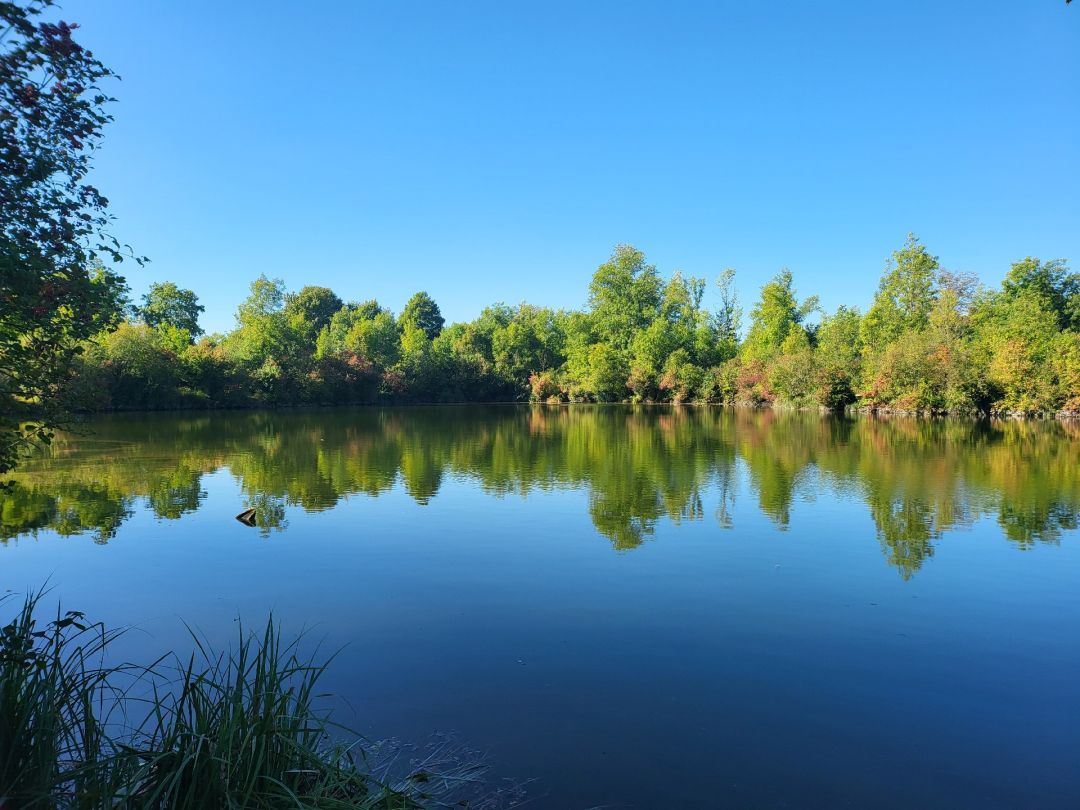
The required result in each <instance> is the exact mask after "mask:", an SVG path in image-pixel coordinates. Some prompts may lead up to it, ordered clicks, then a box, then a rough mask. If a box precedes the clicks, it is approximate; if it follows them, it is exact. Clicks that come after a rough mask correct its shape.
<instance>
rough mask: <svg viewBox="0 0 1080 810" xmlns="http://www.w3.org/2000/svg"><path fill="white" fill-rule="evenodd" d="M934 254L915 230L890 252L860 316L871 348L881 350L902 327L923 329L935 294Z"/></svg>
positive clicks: (936, 275) (935, 296) (866, 339)
mask: <svg viewBox="0 0 1080 810" xmlns="http://www.w3.org/2000/svg"><path fill="white" fill-rule="evenodd" d="M939 270H940V266H939V264H938V259H937V256H933V255H931V254H930V253H929V252H928V251H927V250H926V247H925V246H924V245H922V244H921V243H920V242H919V240H918V238H917V237H916V236H915V235H914V234H908V238H907V241H906V242H905V243H904V246H903V247H902V248H901V249H900V250H897V251H894V252H893V254H892V259H891V260H890V262H889V265H888V267H887V268H886V271H885V274H884V275H883V276H882V277H881V281H880V283H879V284H878V291H877V294H876V295H875V296H874V301H873V303H872V304H871V305H870V309H869V310H867V312H866V316H865V317H864V318H863V322H862V328H861V337H862V342H863V344H864V345H865V346H866V347H867V348H868V349H870V350H871V351H881V350H883V349H884V348H885V347H886V346H887V345H888V344H889V343H890V342H892V341H894V340H896V339H897V338H898V337H900V335H901V334H902V333H903V332H905V331H918V330H920V329H925V328H926V325H927V323H928V322H929V319H930V310H932V309H933V308H934V302H935V301H936V300H937V296H938V284H937V280H938V271H939Z"/></svg>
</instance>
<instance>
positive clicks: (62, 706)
mask: <svg viewBox="0 0 1080 810" xmlns="http://www.w3.org/2000/svg"><path fill="white" fill-rule="evenodd" d="M40 597H41V595H40V594H31V595H30V596H29V597H27V599H26V600H25V602H24V603H23V605H22V607H21V608H20V609H19V610H18V611H16V613H15V615H14V616H13V617H12V619H11V621H10V622H9V623H7V624H6V625H5V626H4V627H3V628H2V630H0V805H2V806H4V807H8V806H11V807H20V808H29V807H42V808H55V807H80V808H81V807H85V808H98V807H129V808H177V809H179V808H193V809H194V808H207V807H215V808H229V807H236V808H239V807H246V808H264V810H277V809H278V808H281V810H285V808H306V809H308V810H314V809H316V808H318V809H320V810H321V809H323V808H325V809H326V810H363V808H368V809H369V810H376V808H379V809H381V810H392V809H394V808H400V809H401V810H405V808H421V807H427V806H440V807H442V806H449V804H451V803H452V802H453V801H454V799H459V800H461V801H462V802H463V804H464V800H463V799H461V787H462V786H463V785H465V786H470V785H473V784H475V782H476V777H477V776H478V775H479V773H480V772H481V771H482V770H483V765H482V763H480V762H478V761H475V760H473V761H469V760H467V759H466V758H464V757H461V756H456V755H454V752H450V751H446V749H440V750H439V753H440V754H441V753H443V752H445V753H449V754H450V755H451V756H432V755H429V756H428V757H427V758H426V759H425V760H424V763H423V765H422V766H420V767H415V768H411V769H410V770H409V771H406V772H405V773H400V774H392V773H391V772H390V771H388V770H386V769H385V768H384V767H382V766H380V765H379V764H378V763H377V762H375V761H374V760H373V759H372V758H369V757H368V754H369V752H370V750H371V747H370V746H367V745H360V744H359V743H358V742H357V741H356V740H357V738H356V737H355V735H353V734H349V733H348V732H347V730H346V729H342V728H341V727H339V726H336V725H335V724H334V723H333V722H332V721H331V719H330V716H329V713H328V711H327V710H326V709H321V708H319V705H318V698H319V695H318V693H317V692H316V687H317V686H318V682H319V679H320V677H321V675H322V674H323V671H324V668H325V667H324V665H322V664H317V663H315V662H313V661H312V660H311V659H309V658H306V657H304V656H302V655H301V653H300V651H299V644H298V641H294V642H292V643H283V642H282V640H281V636H280V632H279V630H278V628H277V627H276V625H275V624H274V621H273V619H271V620H270V621H268V623H267V625H266V628H265V630H264V632H263V633H262V634H261V635H252V634H246V633H245V632H244V631H243V630H241V631H240V637H239V640H238V642H237V643H236V645H235V646H234V647H232V648H231V649H229V650H228V651H226V652H224V653H218V652H214V651H213V650H212V649H211V648H210V647H209V646H208V645H207V644H206V643H205V642H204V641H203V640H201V639H200V638H199V637H198V636H197V635H196V634H194V633H193V634H192V640H193V642H194V645H195V648H196V652H195V653H194V654H192V655H191V656H190V657H188V658H183V659H182V658H179V657H177V658H172V659H170V658H165V659H162V660H160V661H158V662H155V663H153V664H151V665H150V666H136V665H132V664H125V665H120V666H115V665H106V664H105V663H104V659H105V655H106V653H107V647H108V646H109V645H110V642H111V641H113V639H115V638H116V635H117V634H116V633H115V632H109V631H106V630H105V629H104V628H103V627H102V626H100V625H95V624H90V623H87V622H85V620H84V618H83V616H82V614H81V613H65V614H59V613H58V615H57V616H56V618H55V619H53V620H51V621H48V622H42V621H40V620H39V618H38V614H39V613H40V611H39V603H40ZM4 601H5V600H0V604H2V603H3V602H4ZM346 734H347V736H350V737H352V738H353V742H351V743H350V744H347V745H346V744H343V743H340V742H338V740H340V739H341V738H342V736H343V735H346ZM455 756H456V758H454V757H455ZM373 769H375V770H374V771H373ZM391 779H392V780H393V784H392V785H391V784H390V780H391ZM470 792H471V794H472V795H474V796H475V795H478V794H476V793H475V791H474V790H472V791H470Z"/></svg>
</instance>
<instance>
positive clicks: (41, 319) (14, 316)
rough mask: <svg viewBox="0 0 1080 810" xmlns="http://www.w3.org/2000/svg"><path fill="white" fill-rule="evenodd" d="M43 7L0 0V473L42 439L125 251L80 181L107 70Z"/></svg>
mask: <svg viewBox="0 0 1080 810" xmlns="http://www.w3.org/2000/svg"><path fill="white" fill-rule="evenodd" d="M53 5H54V4H53V0H37V1H36V2H29V3H22V4H20V3H14V2H0V29H3V31H4V34H3V37H2V38H0V472H3V471H4V470H5V469H8V468H10V467H11V466H12V465H13V464H14V462H15V460H16V458H17V456H18V455H19V453H20V451H21V450H22V449H23V448H24V447H25V446H26V445H27V444H29V443H30V442H32V441H33V440H35V439H44V440H47V439H48V437H49V435H50V429H51V427H53V426H55V424H56V423H57V421H58V420H59V418H60V415H61V413H62V410H61V409H60V408H59V407H58V405H59V399H58V392H59V390H60V389H61V387H62V386H63V385H64V384H65V383H66V382H67V380H68V377H69V374H70V371H71V367H72V363H73V361H74V360H75V358H76V357H77V355H78V353H79V352H80V351H81V350H82V341H83V340H85V339H87V338H89V337H91V336H92V335H94V334H96V333H97V332H99V331H101V330H102V329H103V328H106V327H108V326H110V325H112V324H113V323H114V322H115V321H116V320H117V319H118V316H119V314H120V307H121V303H122V299H123V295H124V285H123V280H122V279H121V278H119V277H118V276H117V275H115V274H114V273H111V272H109V271H106V270H105V269H104V268H103V267H102V265H101V262H102V261H103V260H109V261H119V260H121V259H122V258H123V255H124V254H125V253H130V251H127V250H125V249H123V248H122V246H121V245H120V244H119V243H118V242H116V240H115V239H112V238H111V237H108V236H107V235H106V234H105V233H104V229H105V227H106V226H107V224H108V216H107V214H106V205H107V201H106V199H105V198H104V197H103V196H102V195H101V194H99V193H98V191H97V189H96V188H94V186H92V185H90V184H89V183H87V182H86V175H87V172H88V171H89V169H90V156H91V154H92V152H93V150H94V148H95V147H96V146H97V144H98V142H99V140H100V137H101V131H102V128H103V127H104V125H105V124H106V123H107V122H108V121H109V120H110V119H109V115H108V114H107V113H106V111H105V109H106V105H107V104H108V102H109V101H110V100H111V99H109V98H108V96H106V95H105V94H104V91H103V90H102V89H101V87H100V85H101V83H102V82H103V81H105V80H107V79H110V78H112V77H113V74H112V72H111V71H110V70H109V69H108V68H106V67H105V66H104V65H103V64H102V63H101V62H99V61H98V60H97V59H96V58H95V57H94V56H93V54H92V53H91V52H90V51H88V50H86V49H85V48H84V47H82V46H81V45H80V44H78V43H77V42H76V41H75V40H74V39H73V32H74V29H75V28H77V26H75V25H71V24H68V23H65V22H58V23H52V22H39V21H38V19H37V18H38V16H39V15H40V14H41V13H42V12H43V11H45V10H47V9H50V8H51V7H52V6H53Z"/></svg>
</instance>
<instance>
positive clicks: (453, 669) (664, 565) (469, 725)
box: [0, 406, 1080, 808]
mask: <svg viewBox="0 0 1080 810" xmlns="http://www.w3.org/2000/svg"><path fill="white" fill-rule="evenodd" d="M2 498H3V501H2V510H0V540H2V543H3V545H2V547H0V571H2V572H3V578H2V580H0V586H2V587H3V588H11V589H17V590H21V589H24V588H25V587H27V586H34V585H38V584H40V583H42V582H43V581H44V580H45V579H46V578H51V581H52V583H53V584H54V585H55V586H56V590H57V592H58V593H59V594H60V595H61V596H62V597H63V599H64V602H65V605H66V606H67V607H70V608H78V609H80V610H85V611H87V612H88V613H89V614H90V615H92V616H94V617H95V618H100V619H103V620H105V621H106V622H108V623H110V624H113V625H120V624H125V625H134V626H135V627H136V630H135V631H134V632H132V633H129V634H128V635H127V636H126V637H125V638H124V641H123V644H124V645H125V649H124V652H125V653H126V654H127V655H128V656H129V657H139V658H144V657H145V658H149V657H152V656H153V655H156V654H157V653H159V652H161V651H162V650H164V649H168V648H170V647H173V646H177V647H185V646H187V642H186V640H185V638H184V633H185V632H186V631H185V630H184V629H183V626H182V624H181V622H180V618H181V617H182V618H183V619H185V620H187V621H189V622H191V623H193V624H195V625H197V626H198V627H199V628H201V629H202V630H203V631H204V632H205V633H206V634H207V635H208V636H209V637H210V638H211V639H212V640H216V641H225V640H227V639H228V638H230V637H231V635H232V634H233V633H235V631H236V619H237V617H242V618H243V619H244V621H247V622H249V623H258V622H259V621H261V620H262V619H263V618H264V617H265V615H266V613H267V611H268V610H273V611H274V612H275V614H276V615H277V616H278V617H280V618H281V619H282V621H283V622H284V623H285V625H286V627H287V628H289V629H290V630H299V629H301V628H304V627H307V628H311V629H312V632H313V634H314V635H317V636H318V637H320V638H322V639H324V643H325V645H326V647H327V648H328V649H337V648H339V647H342V646H343V645H344V649H343V651H342V653H341V654H340V655H339V657H338V658H337V660H336V661H335V663H334V666H333V668H332V670H331V674H330V676H329V682H328V685H329V686H330V687H331V688H332V689H333V690H334V691H335V692H337V693H339V694H340V695H341V696H342V698H343V699H344V700H347V701H348V705H347V706H344V707H343V709H342V710H343V712H345V713H346V714H348V716H347V717H345V718H344V719H346V720H347V721H348V722H350V723H352V724H353V725H356V726H358V727H359V728H361V729H362V730H363V731H365V732H366V733H368V734H369V735H370V736H372V737H376V738H380V737H388V736H395V737H398V738H402V739H406V740H418V741H422V740H424V739H426V738H428V737H429V735H430V734H431V732H432V731H435V730H439V731H451V730H452V731H454V732H456V733H457V734H458V735H459V736H460V737H461V738H462V739H464V740H467V741H468V742H469V743H471V744H472V745H474V746H477V747H480V748H483V749H486V750H487V751H488V752H490V760H491V761H492V763H493V765H494V767H495V770H496V772H497V773H498V774H499V775H508V776H517V777H535V778H536V780H537V781H536V782H535V783H534V784H533V785H531V786H530V793H531V794H532V795H533V796H534V797H535V799H534V802H535V803H534V805H533V806H537V807H557V808H564V807H565V808H578V807H580V808H584V807H592V806H596V805H604V806H609V807H638V808H667V807H723V806H730V807H776V808H780V807H844V806H847V807H867V806H875V807H898V808H899V807H913V806H921V807H930V806H934V807H1076V806H1080V765H1078V758H1077V754H1078V752H1080V630H1078V628H1080V531H1078V530H1077V516H1078V514H1080V425H1077V424H1071V425H1070V424H1061V423H989V422H969V421H959V420H957V421H949V420H937V421H927V420H922V421H920V420H902V419H892V420H874V419H868V418H860V419H849V418H839V417H828V416H820V415H817V414H798V413H777V412H772V411H758V412H751V411H732V410H727V409H722V408H674V407H673V408H659V407H656V408H649V407H637V408H634V407H629V406H625V407H624V406H610V407H609V406H598V407H588V406H582V407H576V406H575V407H511V406H506V407H476V406H472V407H462V408H456V407H440V408H407V409H406V408H399V409H393V408H386V409H374V408H372V409H355V410H322V411H306V412H272V413H265V412H243V413H208V414H197V415H150V416H146V415H118V416H114V417H108V418H100V419H94V420H91V421H89V422H87V423H86V424H84V425H82V426H81V427H80V429H79V431H78V432H77V433H74V434H72V433H69V434H64V435H61V436H59V437H58V438H57V440H56V442H55V443H54V445H53V447H52V448H51V449H50V450H49V451H48V453H47V454H46V455H44V456H43V457H42V458H40V459H37V460H35V461H33V462H32V463H30V464H28V465H27V466H26V467H25V468H24V470H23V471H22V472H21V473H20V474H19V475H18V476H17V478H16V485H15V487H14V488H13V489H12V490H11V491H10V492H8V493H7V494H5V495H3V496H2ZM247 505H252V506H255V507H256V509H257V522H258V526H257V527H255V528H248V527H245V526H243V525H241V524H240V523H238V522H237V521H236V520H234V519H233V516H234V515H235V514H236V513H237V512H239V511H240V510H241V509H242V508H244V507H245V506H247Z"/></svg>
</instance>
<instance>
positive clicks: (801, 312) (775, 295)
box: [743, 269, 818, 360]
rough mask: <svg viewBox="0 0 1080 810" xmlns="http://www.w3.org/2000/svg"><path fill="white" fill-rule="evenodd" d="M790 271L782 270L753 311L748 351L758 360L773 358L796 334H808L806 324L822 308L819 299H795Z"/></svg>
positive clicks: (768, 284)
mask: <svg viewBox="0 0 1080 810" xmlns="http://www.w3.org/2000/svg"><path fill="white" fill-rule="evenodd" d="M792 281H793V280H792V276H791V271H790V270H787V269H785V270H781V271H780V272H779V273H777V275H776V277H775V278H774V279H773V280H772V281H770V282H768V283H767V284H765V285H764V286H763V287H762V288H761V298H760V299H759V300H758V302H757V304H755V305H754V308H753V310H751V312H750V329H749V331H748V332H747V334H746V343H745V345H744V347H743V348H744V351H745V352H746V354H747V355H748V356H749V357H751V358H754V359H758V360H761V359H766V358H770V357H773V356H774V355H775V354H777V353H778V352H779V351H780V349H781V348H782V347H783V345H784V343H785V341H787V340H788V338H789V337H791V336H792V335H793V334H795V333H797V332H800V331H801V332H803V335H805V331H804V330H803V329H802V323H803V321H804V320H805V319H806V317H807V316H808V315H810V313H811V312H814V311H815V310H817V308H818V298H817V296H816V295H811V296H810V297H809V298H807V299H806V300H804V301H802V302H800V301H799V300H798V298H796V296H795V289H794V287H793V286H792Z"/></svg>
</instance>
